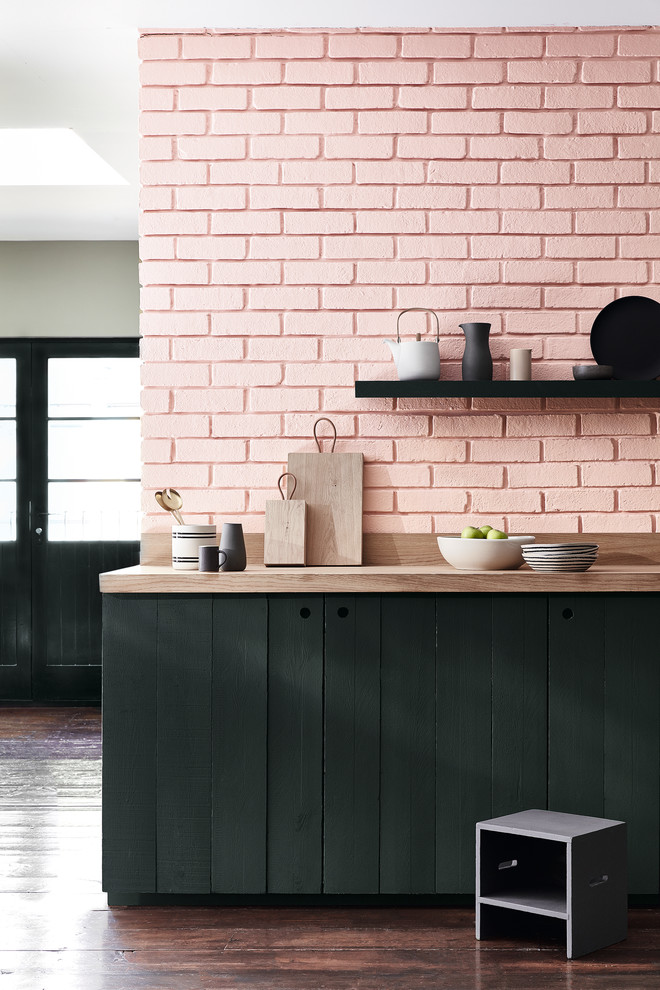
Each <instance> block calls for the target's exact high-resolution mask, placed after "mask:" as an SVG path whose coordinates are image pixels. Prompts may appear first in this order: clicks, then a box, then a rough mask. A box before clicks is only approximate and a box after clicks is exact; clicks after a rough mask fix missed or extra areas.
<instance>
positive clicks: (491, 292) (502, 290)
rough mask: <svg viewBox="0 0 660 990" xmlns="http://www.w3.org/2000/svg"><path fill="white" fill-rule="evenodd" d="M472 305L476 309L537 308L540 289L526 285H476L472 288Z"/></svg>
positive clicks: (539, 302) (539, 303)
mask: <svg viewBox="0 0 660 990" xmlns="http://www.w3.org/2000/svg"><path fill="white" fill-rule="evenodd" d="M472 305H473V306H475V307H477V308H478V309H491V308H495V307H497V308H499V307H504V306H507V307H510V308H511V309H538V308H539V307H540V305H541V290H540V289H533V288H531V287H527V286H508V285H488V286H486V285H477V286H474V287H473V289H472Z"/></svg>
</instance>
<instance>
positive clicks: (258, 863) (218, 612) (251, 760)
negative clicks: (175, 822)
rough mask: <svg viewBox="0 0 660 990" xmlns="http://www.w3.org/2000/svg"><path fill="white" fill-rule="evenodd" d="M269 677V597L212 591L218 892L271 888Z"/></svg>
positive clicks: (214, 834) (215, 885) (215, 876)
mask: <svg viewBox="0 0 660 990" xmlns="http://www.w3.org/2000/svg"><path fill="white" fill-rule="evenodd" d="M267 681H268V602H267V600H266V598H258V597H255V596H251V595H246V596H242V597H238V596H237V597H234V596H228V597H217V598H214V600H213V759H212V763H213V788H212V790H213V819H212V820H213V824H212V883H211V889H212V890H214V891H220V892H224V893H242V892H246V891H248V892H250V893H262V892H264V891H265V890H266V729H267V724H268V723H267V697H268V695H267V692H268V683H267Z"/></svg>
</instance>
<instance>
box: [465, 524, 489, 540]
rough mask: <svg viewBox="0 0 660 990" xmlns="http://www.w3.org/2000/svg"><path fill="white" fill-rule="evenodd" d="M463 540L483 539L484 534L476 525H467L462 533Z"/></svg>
mask: <svg viewBox="0 0 660 990" xmlns="http://www.w3.org/2000/svg"><path fill="white" fill-rule="evenodd" d="M461 539H462V540H483V539H484V534H483V533H482V532H481V530H480V529H477V528H476V526H466V527H465V529H464V530H463V532H462V533H461Z"/></svg>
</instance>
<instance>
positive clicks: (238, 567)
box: [220, 523, 247, 571]
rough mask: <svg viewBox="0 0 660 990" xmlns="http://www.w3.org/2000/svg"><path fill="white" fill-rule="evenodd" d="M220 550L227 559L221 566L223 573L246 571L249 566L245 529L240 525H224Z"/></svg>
mask: <svg viewBox="0 0 660 990" xmlns="http://www.w3.org/2000/svg"><path fill="white" fill-rule="evenodd" d="M220 549H221V550H224V551H225V553H226V554H227V559H226V560H225V561H224V563H222V564H221V565H220V570H221V571H244V570H245V565H246V564H247V557H246V553H245V540H244V538H243V527H242V526H241V524H240V523H223V526H222V536H221V537H220Z"/></svg>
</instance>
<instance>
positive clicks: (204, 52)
mask: <svg viewBox="0 0 660 990" xmlns="http://www.w3.org/2000/svg"><path fill="white" fill-rule="evenodd" d="M251 51H252V39H251V38H250V36H249V35H227V34H220V35H217V34H216V35H199V34H192V35H184V36H183V39H182V48H181V54H182V56H183V58H205V59H212V60H215V59H226V58H249V57H250V54H251Z"/></svg>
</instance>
